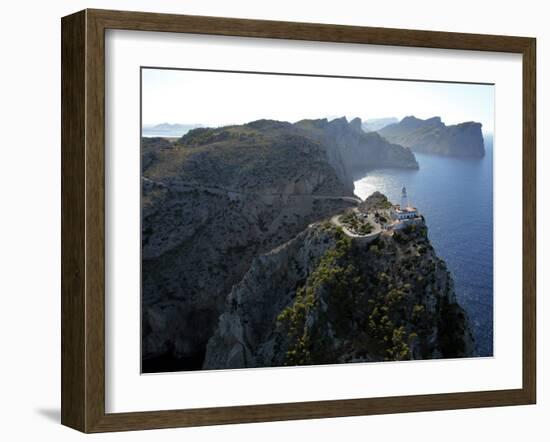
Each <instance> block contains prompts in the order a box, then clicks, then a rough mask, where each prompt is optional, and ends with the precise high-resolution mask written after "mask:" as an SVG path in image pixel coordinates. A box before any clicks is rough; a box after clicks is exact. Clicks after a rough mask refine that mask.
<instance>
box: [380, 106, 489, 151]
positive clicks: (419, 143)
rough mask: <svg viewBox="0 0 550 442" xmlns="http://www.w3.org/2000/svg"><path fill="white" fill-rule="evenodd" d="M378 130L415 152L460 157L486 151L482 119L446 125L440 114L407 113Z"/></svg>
mask: <svg viewBox="0 0 550 442" xmlns="http://www.w3.org/2000/svg"><path fill="white" fill-rule="evenodd" d="M378 133H379V134H380V135H382V136H383V137H384V138H385V139H387V140H388V141H390V142H391V143H396V144H400V145H402V146H405V147H408V148H410V149H411V150H412V151H414V152H422V153H429V154H437V155H445V156H450V157H463V158H481V157H483V156H484V155H485V146H484V142H483V134H482V132H481V123H476V122H473V121H470V122H464V123H460V124H455V125H452V126H446V125H445V124H444V123H443V122H442V121H441V118H440V117H433V118H429V119H427V120H421V119H419V118H416V117H413V116H410V117H405V118H403V119H402V120H401V121H400V122H398V123H393V124H390V125H387V126H384V127H383V128H382V129H380V130H379V131H378Z"/></svg>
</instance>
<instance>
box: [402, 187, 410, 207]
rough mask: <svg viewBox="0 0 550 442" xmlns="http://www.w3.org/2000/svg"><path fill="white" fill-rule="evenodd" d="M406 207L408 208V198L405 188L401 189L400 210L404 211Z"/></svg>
mask: <svg viewBox="0 0 550 442" xmlns="http://www.w3.org/2000/svg"><path fill="white" fill-rule="evenodd" d="M407 207H409V197H408V196H407V188H406V187H403V189H401V206H400V208H401V210H405V209H406V208H407Z"/></svg>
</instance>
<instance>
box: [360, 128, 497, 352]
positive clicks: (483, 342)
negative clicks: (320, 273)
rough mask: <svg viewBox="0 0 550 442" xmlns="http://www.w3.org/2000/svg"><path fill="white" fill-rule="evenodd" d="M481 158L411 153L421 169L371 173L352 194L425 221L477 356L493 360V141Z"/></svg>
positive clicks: (488, 138)
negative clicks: (385, 201) (404, 197)
mask: <svg viewBox="0 0 550 442" xmlns="http://www.w3.org/2000/svg"><path fill="white" fill-rule="evenodd" d="M485 149H486V155H485V157H484V158H483V159H481V160H480V159H457V158H448V157H443V156H435V155H426V154H421V153H415V156H416V159H417V160H418V164H419V166H420V169H419V170H400V169H380V170H372V171H370V172H368V173H367V174H366V176H363V177H356V181H355V194H356V195H357V196H359V197H361V198H363V199H364V198H366V197H367V196H369V195H370V194H371V193H372V192H374V191H377V190H378V191H380V192H382V193H384V194H385V195H386V196H387V197H388V198H389V199H390V200H391V201H392V202H399V200H400V196H401V189H402V187H403V186H405V187H406V188H407V193H408V196H409V202H410V203H411V205H413V206H416V207H417V208H418V209H419V211H420V212H421V213H422V214H423V215H424V216H425V218H426V223H427V225H428V235H429V238H430V241H431V243H432V245H433V246H434V248H435V250H436V252H437V254H438V255H439V256H440V257H441V258H443V259H444V260H445V261H446V263H447V266H448V268H449V270H450V271H451V274H452V275H453V277H454V281H455V291H456V295H457V298H458V301H459V303H460V304H461V305H462V306H463V307H464V308H465V309H466V311H467V312H468V314H469V317H470V321H471V323H472V326H473V329H474V337H475V340H476V345H477V352H478V355H479V356H492V355H493V139H492V137H491V136H486V137H485Z"/></svg>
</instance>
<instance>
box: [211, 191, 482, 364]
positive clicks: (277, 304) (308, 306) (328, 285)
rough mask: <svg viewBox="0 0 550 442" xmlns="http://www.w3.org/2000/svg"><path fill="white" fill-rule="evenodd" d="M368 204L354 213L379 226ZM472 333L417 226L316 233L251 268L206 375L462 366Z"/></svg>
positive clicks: (383, 209)
mask: <svg viewBox="0 0 550 442" xmlns="http://www.w3.org/2000/svg"><path fill="white" fill-rule="evenodd" d="M388 207H389V205H388V201H387V200H386V198H385V197H384V196H383V195H381V194H375V195H374V197H373V198H371V199H370V201H369V200H367V202H366V204H363V205H362V206H360V208H359V210H369V211H375V212H376V213H377V214H378V217H381V216H388V213H387V211H388ZM473 354H474V342H473V337H472V332H471V329H470V325H469V322H468V318H467V316H466V313H465V311H464V310H463V308H462V307H461V306H460V305H459V304H458V303H457V301H456V296H455V293H454V284H453V280H452V277H451V275H450V273H449V271H448V270H447V267H446V265H445V262H444V261H442V260H441V259H440V258H438V257H437V255H436V253H435V251H434V249H433V247H432V246H431V244H430V242H429V240H428V236H427V227H426V225H425V224H424V222H423V221H419V222H418V223H414V224H411V225H409V226H407V227H406V228H404V229H401V230H395V231H393V230H388V231H384V232H382V233H381V234H380V235H378V236H377V237H376V238H375V239H374V240H371V241H363V239H362V238H360V237H349V236H348V235H346V234H345V233H344V232H343V231H342V229H341V228H339V227H336V226H334V225H333V224H331V223H330V222H320V223H315V224H313V225H312V226H310V227H308V228H307V229H306V230H304V231H303V232H301V233H300V234H299V235H297V236H296V237H295V238H293V239H292V240H291V241H289V242H287V243H285V244H283V245H281V246H280V247H278V248H276V249H274V250H272V251H270V252H269V253H266V254H262V255H260V256H258V257H256V258H255V259H254V261H253V262H252V264H251V266H250V269H249V270H248V271H247V273H246V274H245V276H244V278H243V279H242V281H241V282H239V283H238V284H237V285H235V286H234V287H233V288H232V290H231V292H230V294H229V296H228V297H227V300H226V305H225V311H224V312H223V314H222V315H221V316H220V318H219V324H218V326H217V329H216V331H215V333H214V335H213V336H212V338H210V340H209V342H208V347H207V352H206V358H205V362H204V368H205V369H219V368H244V367H268V366H284V365H311V364H335V363H343V362H373V361H387V360H392V361H395V360H410V359H433V358H448V357H466V356H472V355H473Z"/></svg>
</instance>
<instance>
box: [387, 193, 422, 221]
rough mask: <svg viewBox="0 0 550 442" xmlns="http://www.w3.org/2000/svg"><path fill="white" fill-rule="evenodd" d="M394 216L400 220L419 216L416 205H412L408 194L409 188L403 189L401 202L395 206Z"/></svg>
mask: <svg viewBox="0 0 550 442" xmlns="http://www.w3.org/2000/svg"><path fill="white" fill-rule="evenodd" d="M392 217H393V219H395V220H398V221H405V220H410V219H414V218H419V214H418V211H417V210H416V207H412V206H411V205H410V203H409V197H408V196H407V188H406V187H403V188H402V189H401V204H399V205H396V206H394V208H393V213H392Z"/></svg>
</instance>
